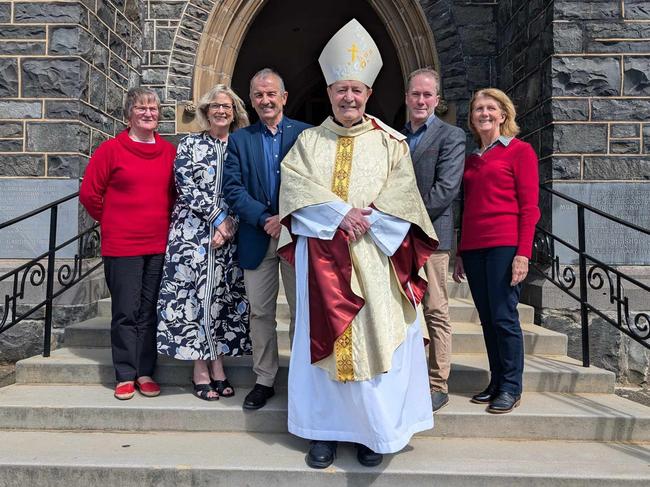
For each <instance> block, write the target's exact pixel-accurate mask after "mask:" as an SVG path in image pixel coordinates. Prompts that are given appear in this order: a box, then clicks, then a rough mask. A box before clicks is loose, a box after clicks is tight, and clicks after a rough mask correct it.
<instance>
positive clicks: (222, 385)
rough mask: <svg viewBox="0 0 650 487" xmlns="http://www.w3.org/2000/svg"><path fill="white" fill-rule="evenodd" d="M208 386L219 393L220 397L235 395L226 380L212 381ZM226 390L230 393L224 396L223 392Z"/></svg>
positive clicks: (233, 389)
mask: <svg viewBox="0 0 650 487" xmlns="http://www.w3.org/2000/svg"><path fill="white" fill-rule="evenodd" d="M210 385H211V386H212V388H213V389H214V390H215V391H217V392H218V393H219V395H220V396H221V397H232V396H234V395H235V388H234V387H233V386H231V385H230V382H228V379H224V380H213V381H212V382H210ZM226 389H230V390H231V391H232V392H230V394H225V393H224V392H223V391H225V390H226Z"/></svg>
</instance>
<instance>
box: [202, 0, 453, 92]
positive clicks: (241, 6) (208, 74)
mask: <svg viewBox="0 0 650 487" xmlns="http://www.w3.org/2000/svg"><path fill="white" fill-rule="evenodd" d="M266 1H267V0H225V1H223V2H221V3H219V4H218V5H217V6H215V7H214V8H213V9H212V12H211V13H210V17H209V19H208V21H207V22H206V27H205V29H204V31H203V34H202V36H201V42H200V44H199V48H198V53H197V57H196V63H195V66H194V82H193V90H192V94H193V96H194V97H196V96H197V94H198V93H205V92H206V91H207V90H209V89H210V88H211V87H212V86H214V84H215V83H230V81H231V77H232V72H233V70H234V68H235V63H236V62H237V56H238V53H239V49H240V47H241V45H242V43H243V42H244V39H245V38H246V34H247V33H248V29H249V26H250V25H251V24H252V23H253V21H254V20H255V17H256V16H257V14H258V13H259V12H260V11H261V10H262V8H263V7H264V4H265V3H266ZM369 3H370V5H371V6H372V7H373V8H374V10H375V11H376V12H377V14H378V16H379V17H380V19H381V20H382V21H383V23H384V25H385V27H386V30H387V31H388V34H389V36H390V37H391V40H392V41H393V44H394V45H395V49H396V51H397V55H398V59H399V62H400V67H401V69H402V73H404V76H407V75H408V73H410V72H411V71H413V70H414V69H418V68H421V67H424V66H432V67H434V68H435V69H436V70H438V71H440V66H439V62H438V56H437V54H436V50H435V46H434V40H433V34H432V33H431V28H430V27H429V24H428V23H427V20H426V18H425V16H424V12H423V10H422V7H421V6H420V5H419V3H418V2H417V1H416V0H369Z"/></svg>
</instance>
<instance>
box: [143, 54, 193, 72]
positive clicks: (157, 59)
mask: <svg viewBox="0 0 650 487" xmlns="http://www.w3.org/2000/svg"><path fill="white" fill-rule="evenodd" d="M150 54H151V59H150V64H151V65H152V66H167V65H168V64H169V58H170V57H171V56H170V55H169V54H168V53H162V52H152V53H150ZM173 66H176V64H173V65H172V69H173ZM181 66H182V65H181ZM190 69H191V68H190Z"/></svg>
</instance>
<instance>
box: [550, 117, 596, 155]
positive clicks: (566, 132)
mask: <svg viewBox="0 0 650 487" xmlns="http://www.w3.org/2000/svg"><path fill="white" fill-rule="evenodd" d="M553 152H555V153H564V154H567V153H569V154H570V153H580V154H583V153H586V154H593V153H601V152H602V153H605V152H607V125H605V124H584V123H581V124H556V125H554V126H553Z"/></svg>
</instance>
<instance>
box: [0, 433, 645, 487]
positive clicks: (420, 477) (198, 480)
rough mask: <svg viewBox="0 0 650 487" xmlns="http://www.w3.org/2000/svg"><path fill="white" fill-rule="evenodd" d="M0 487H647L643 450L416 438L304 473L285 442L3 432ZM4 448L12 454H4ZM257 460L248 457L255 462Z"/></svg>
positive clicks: (295, 441) (300, 445)
mask: <svg viewBox="0 0 650 487" xmlns="http://www.w3.org/2000/svg"><path fill="white" fill-rule="evenodd" d="M0 445H3V447H2V448H1V451H0V472H2V473H1V474H0V486H15V485H48V486H65V487H76V486H80V487H88V486H94V485H107V486H118V485H119V486H122V487H129V486H134V487H142V486H143V485H156V486H157V487H166V486H174V487H182V486H193V487H196V486H217V485H224V486H225V485H227V486H248V487H258V486H259V487H272V486H287V485H295V486H300V487H315V486H322V485H327V486H328V487H339V486H341V487H343V486H345V487H350V486H369V485H372V486H373V487H389V486H390V487H394V486H395V485H399V486H400V487H411V486H413V487H415V486H418V487H421V486H425V485H427V486H428V485H436V486H437V485H440V486H450V487H460V486H462V487H474V486H477V487H478V486H481V487H486V486H487V487H505V486H520V485H525V484H528V485H533V486H536V487H537V486H548V485H554V486H559V485H561V486H568V485H571V486H584V487H587V486H589V487H594V486H596V487H605V486H607V487H612V486H644V487H645V486H647V485H648V484H649V483H650V467H649V464H650V448H649V445H648V444H633V443H593V442H550V441H527V442H521V441H512V440H498V439H480V438H472V439H449V438H427V437H418V438H414V439H413V440H412V441H411V443H410V445H409V446H407V447H406V448H405V449H404V450H403V451H402V452H401V453H399V454H396V455H387V456H386V458H385V460H384V462H383V463H382V464H381V465H380V466H378V467H374V468H367V467H363V466H361V465H359V463H358V462H357V461H356V458H355V455H354V449H353V447H352V446H351V445H348V444H343V445H341V446H340V449H339V452H338V457H337V458H336V460H335V462H334V465H333V466H331V467H329V468H327V469H325V470H321V471H318V470H312V469H310V468H309V467H307V466H306V465H305V461H304V458H305V452H306V451H307V448H308V442H307V441H306V440H303V439H300V438H296V437H293V436H290V435H283V434H261V433H260V434H256V435H253V434H241V433H187V432H184V433H149V434H141V433H107V432H102V433H74V432H29V431H1V432H0ZM9 445H10V447H8V446H9ZM253 452H254V453H253Z"/></svg>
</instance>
